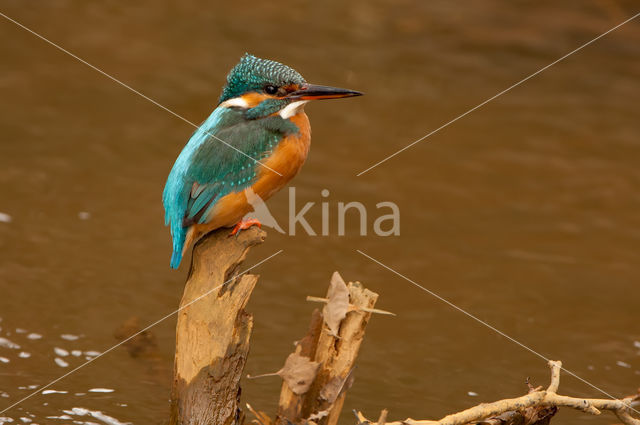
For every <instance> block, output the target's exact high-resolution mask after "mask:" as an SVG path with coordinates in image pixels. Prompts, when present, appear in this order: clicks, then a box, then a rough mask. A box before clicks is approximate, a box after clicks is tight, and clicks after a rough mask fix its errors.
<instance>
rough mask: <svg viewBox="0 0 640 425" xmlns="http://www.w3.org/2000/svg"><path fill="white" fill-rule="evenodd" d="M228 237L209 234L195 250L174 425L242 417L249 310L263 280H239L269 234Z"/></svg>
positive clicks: (183, 316)
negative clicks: (247, 259) (244, 263)
mask: <svg viewBox="0 0 640 425" xmlns="http://www.w3.org/2000/svg"><path fill="white" fill-rule="evenodd" d="M228 234H229V230H228V229H222V230H219V231H217V232H214V233H212V234H209V235H207V236H205V237H204V238H203V239H202V240H200V242H198V243H197V244H196V246H195V247H194V249H193V258H192V262H191V270H190V272H189V277H188V278H187V282H186V285H185V288H184V293H183V296H182V300H181V302H180V307H181V311H180V313H179V315H178V323H177V327H176V354H175V364H174V380H173V387H172V393H171V419H170V424H171V425H182V424H190V425H191V424H193V425H205V424H206V425H223V424H225V425H230V424H234V423H237V422H238V419H239V416H240V415H241V412H240V410H239V409H238V398H239V393H240V384H239V382H240V377H241V376H242V371H243V369H244V365H245V362H246V359H247V354H248V352H249V338H250V336H251V330H252V327H253V318H252V316H251V314H249V313H247V312H245V311H244V307H245V306H246V304H247V302H248V301H249V297H250V296H251V292H252V291H253V288H254V286H255V284H256V282H257V281H258V276H255V275H249V274H243V275H241V276H236V275H237V274H238V272H239V270H238V267H239V265H240V264H241V263H242V261H243V260H244V259H245V257H246V255H247V252H248V251H249V248H250V247H251V246H253V245H256V244H259V243H262V242H263V241H264V238H265V235H266V233H265V232H264V231H262V230H260V229H258V228H256V227H252V228H250V229H248V230H246V231H243V232H241V233H240V235H239V236H238V237H237V238H235V237H228ZM195 300H197V301H195Z"/></svg>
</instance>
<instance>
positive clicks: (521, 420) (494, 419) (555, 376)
mask: <svg viewBox="0 0 640 425" xmlns="http://www.w3.org/2000/svg"><path fill="white" fill-rule="evenodd" d="M549 367H550V368H551V384H550V385H549V387H548V388H547V389H546V390H543V389H542V388H541V387H540V388H533V389H531V390H530V392H529V394H527V395H524V396H522V397H518V398H511V399H505V400H499V401H496V402H493V403H482V404H479V405H477V406H474V407H471V408H469V409H466V410H463V411H461V412H458V413H453V414H451V415H448V416H445V417H444V418H442V419H440V420H435V421H434V420H415V419H411V418H408V419H405V420H402V421H394V422H386V414H385V415H384V416H385V421H383V424H380V421H378V424H379V425H384V424H386V425H465V424H472V423H473V424H483V425H484V424H500V425H516V424H517V425H534V424H546V423H549V420H550V419H551V417H552V416H553V415H554V414H555V412H556V410H557V408H559V407H570V408H572V409H577V410H580V411H582V412H585V413H590V414H592V415H599V414H600V413H601V410H609V411H611V412H613V413H614V414H615V415H616V416H617V417H618V419H620V421H621V422H622V423H623V424H625V425H640V420H639V419H635V418H633V417H632V416H631V411H632V410H634V409H633V407H632V404H633V403H635V402H637V401H640V391H639V392H638V394H636V395H633V396H629V397H626V398H624V399H622V400H614V399H584V398H576V397H568V396H563V395H559V394H557V390H558V387H559V385H560V371H561V369H562V362H560V361H549ZM355 414H356V417H357V418H358V422H359V423H360V424H366V425H370V424H373V423H375V422H374V421H370V420H368V419H367V418H365V416H364V415H363V414H362V413H361V412H355Z"/></svg>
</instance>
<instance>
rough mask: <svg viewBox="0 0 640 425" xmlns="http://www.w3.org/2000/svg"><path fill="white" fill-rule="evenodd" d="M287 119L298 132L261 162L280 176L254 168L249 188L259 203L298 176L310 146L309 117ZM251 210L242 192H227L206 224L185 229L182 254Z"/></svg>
mask: <svg viewBox="0 0 640 425" xmlns="http://www.w3.org/2000/svg"><path fill="white" fill-rule="evenodd" d="M289 119H290V120H291V121H292V122H293V123H294V124H295V125H297V126H298V128H299V129H300V131H299V132H298V133H297V134H294V135H291V136H288V137H285V138H284V139H282V141H281V142H280V143H279V144H278V146H277V147H276V149H275V150H274V151H273V153H272V154H271V156H269V157H268V158H267V159H266V160H265V161H263V164H264V165H266V166H267V167H269V168H270V169H273V170H275V171H277V172H278V173H280V175H278V174H276V173H274V172H273V171H271V170H270V169H269V168H266V167H263V166H261V165H257V167H258V178H257V180H256V182H255V183H254V184H253V186H251V189H252V190H253V191H254V192H255V193H256V194H257V195H258V196H260V198H261V199H262V200H263V201H266V200H267V199H269V198H270V197H271V196H273V194H275V193H276V192H277V191H279V190H280V189H282V188H283V187H284V186H285V185H286V184H287V183H288V182H289V181H290V180H291V179H292V178H293V177H295V175H296V174H298V171H300V168H302V165H303V164H304V162H305V160H306V159H307V154H308V153H309V146H310V144H311V127H310V125H309V118H308V117H307V115H306V114H305V113H304V111H301V112H299V113H298V114H296V115H294V116H292V117H291V118H289ZM252 210H253V208H252V207H251V205H250V204H249V203H248V202H247V196H246V194H245V192H244V191H242V192H234V193H230V194H228V195H226V196H224V197H222V198H220V200H219V201H218V202H217V203H216V205H215V206H214V207H213V209H212V210H211V213H210V214H209V217H208V220H207V223H204V224H195V225H193V226H191V227H190V228H189V232H188V233H187V240H186V242H185V244H184V248H183V251H185V250H186V249H187V248H188V247H189V246H190V245H191V244H192V243H193V242H195V241H196V240H197V239H198V238H199V237H200V236H202V235H204V234H205V233H208V232H210V231H212V230H215V229H218V228H220V227H233V226H235V225H236V224H237V223H238V222H239V221H240V220H241V219H242V217H244V216H245V214H247V213H248V212H250V211H252Z"/></svg>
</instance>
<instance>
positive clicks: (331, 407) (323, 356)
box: [276, 274, 378, 425]
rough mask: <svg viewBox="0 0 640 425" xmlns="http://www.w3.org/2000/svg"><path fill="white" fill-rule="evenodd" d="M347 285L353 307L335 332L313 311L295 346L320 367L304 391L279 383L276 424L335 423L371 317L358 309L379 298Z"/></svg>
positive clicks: (364, 290)
mask: <svg viewBox="0 0 640 425" xmlns="http://www.w3.org/2000/svg"><path fill="white" fill-rule="evenodd" d="M338 277H339V275H338ZM334 278H335V274H334ZM340 279H342V278H340ZM347 288H348V291H349V304H350V305H351V306H352V307H353V308H352V309H350V311H349V312H348V313H347V315H346V317H345V318H344V319H343V320H342V321H341V323H340V327H339V332H338V334H337V335H332V334H331V332H329V330H328V329H327V327H326V325H325V322H324V316H323V313H322V312H320V311H319V310H316V311H314V313H313V315H312V317H311V325H310V326H309V331H308V333H307V335H306V336H305V337H304V338H303V339H302V340H301V341H300V342H299V343H298V344H297V345H296V350H295V352H296V353H297V354H299V355H301V356H305V357H308V358H309V359H310V360H313V361H315V362H318V363H320V364H321V366H320V369H319V370H318V374H317V376H316V378H315V380H314V381H313V384H312V385H311V388H310V389H309V391H308V392H306V393H304V394H296V393H294V392H293V391H292V390H291V388H290V387H289V385H288V384H287V383H286V382H284V383H283V384H282V389H281V392H280V402H279V405H278V414H277V416H276V424H278V425H286V424H288V423H294V424H302V423H306V422H308V421H313V422H314V423H315V424H318V425H335V424H337V423H338V417H339V415H340V412H341V411H342V405H343V404H344V399H345V396H346V390H347V389H348V388H349V387H350V386H351V382H352V379H353V376H352V372H353V368H354V366H355V361H356V358H357V356H358V352H359V350H360V345H361V344H362V340H363V338H364V333H365V329H366V326H367V323H368V322H369V319H370V318H371V313H370V312H366V311H362V310H360V309H361V308H368V309H370V308H373V307H374V305H375V303H376V300H377V299H378V294H376V293H375V292H372V291H369V290H368V289H366V288H364V287H363V286H362V285H361V284H360V283H359V282H349V284H348V285H347Z"/></svg>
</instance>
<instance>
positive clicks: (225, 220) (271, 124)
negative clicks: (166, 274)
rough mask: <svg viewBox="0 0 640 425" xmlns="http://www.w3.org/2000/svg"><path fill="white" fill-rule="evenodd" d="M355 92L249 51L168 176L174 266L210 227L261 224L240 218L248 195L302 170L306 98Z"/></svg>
mask: <svg viewBox="0 0 640 425" xmlns="http://www.w3.org/2000/svg"><path fill="white" fill-rule="evenodd" d="M360 95H362V93H360V92H357V91H353V90H347V89H341V88H337V87H329V86H320V85H315V84H309V83H307V82H306V81H305V79H304V78H303V77H302V75H300V73H298V72H297V71H296V70H294V69H292V68H290V67H288V66H286V65H283V64H281V63H279V62H276V61H272V60H267V59H260V58H257V57H255V56H252V55H250V54H248V53H246V54H245V55H244V56H243V57H242V58H241V59H240V62H238V64H237V65H236V66H235V67H234V68H233V69H232V70H231V71H230V72H229V74H228V75H227V83H226V85H225V87H224V88H223V90H222V94H221V95H220V98H219V100H218V105H217V107H216V108H215V109H214V111H213V112H212V113H211V115H209V117H208V118H207V119H206V120H205V121H204V123H203V124H202V125H201V126H200V127H199V128H198V129H197V130H196V131H195V132H194V133H193V135H192V136H191V138H190V139H189V141H188V142H187V144H186V145H185V147H184V148H183V150H182V152H180V155H178V158H177V159H176V161H175V163H174V164H173V168H172V169H171V172H170V173H169V177H168V178H167V183H166V185H165V187H164V192H163V194H162V201H163V204H164V209H165V225H168V226H169V227H170V229H171V236H172V239H173V253H172V255H171V268H174V269H175V268H178V266H179V265H180V262H181V260H182V257H183V255H184V253H185V252H186V251H187V249H188V248H189V246H191V245H192V244H193V243H194V242H196V241H197V240H198V239H199V238H200V237H202V236H204V235H205V234H207V233H209V232H211V231H213V230H216V229H219V228H223V227H228V228H233V230H232V231H231V233H230V234H231V235H235V234H237V232H239V231H241V230H243V229H247V228H249V227H251V226H253V225H258V226H260V222H259V221H258V220H256V219H244V217H245V216H246V215H247V213H249V212H251V211H252V210H253V208H252V207H251V203H250V202H249V201H248V200H247V197H248V196H254V197H255V195H257V196H259V197H260V199H262V200H263V201H265V200H267V199H268V198H269V197H271V196H272V195H273V194H275V193H276V192H277V191H279V190H280V189H282V188H283V187H284V186H285V185H286V184H287V183H288V182H289V181H290V180H291V179H292V178H293V177H294V176H295V175H296V174H297V173H298V171H300V168H301V167H302V165H303V164H304V162H305V160H306V158H307V155H308V153H309V145H310V142H311V127H310V125H309V118H308V117H307V115H306V114H305V112H304V105H305V104H306V103H307V102H309V101H311V100H316V99H337V98H342V97H352V96H360Z"/></svg>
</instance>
